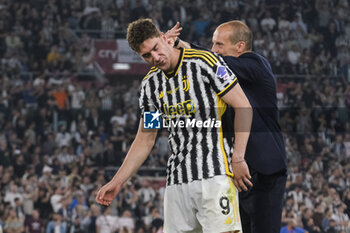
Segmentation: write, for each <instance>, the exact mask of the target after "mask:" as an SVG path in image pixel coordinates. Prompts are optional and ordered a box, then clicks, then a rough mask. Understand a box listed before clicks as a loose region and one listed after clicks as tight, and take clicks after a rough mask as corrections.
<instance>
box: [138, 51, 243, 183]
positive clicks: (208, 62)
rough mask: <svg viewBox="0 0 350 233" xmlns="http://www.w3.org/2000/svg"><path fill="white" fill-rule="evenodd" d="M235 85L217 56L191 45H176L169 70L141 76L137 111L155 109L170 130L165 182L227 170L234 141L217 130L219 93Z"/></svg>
mask: <svg viewBox="0 0 350 233" xmlns="http://www.w3.org/2000/svg"><path fill="white" fill-rule="evenodd" d="M236 84H237V78H236V76H235V75H234V74H233V73H232V71H231V70H230V69H229V68H227V67H226V64H225V62H224V61H223V59H222V58H221V57H219V56H217V55H216V54H214V53H212V52H208V51H202V50H195V49H181V53H180V58H179V62H178V64H177V66H176V68H175V70H174V71H173V72H172V73H167V74H166V73H164V72H163V71H162V70H160V69H158V68H156V67H153V68H151V70H150V71H149V73H148V74H147V75H146V77H145V78H144V79H143V81H142V83H141V89H140V98H139V104H140V108H141V111H142V113H143V112H154V111H159V112H160V113H161V114H162V120H163V121H164V122H163V125H167V126H168V130H169V145H170V150H171V155H170V157H169V159H168V163H167V185H174V184H181V183H188V182H191V181H194V180H200V179H204V178H209V177H213V176H216V175H223V174H228V175H232V172H231V168H230V166H229V158H228V155H230V154H231V153H232V150H233V149H232V147H233V143H232V142H230V141H229V140H226V139H225V136H224V133H223V130H222V123H223V122H222V121H223V120H224V119H223V117H224V113H225V111H226V103H225V102H223V100H222V99H221V98H220V97H221V96H223V95H225V94H226V93H227V92H228V91H229V90H230V89H231V88H233V87H234V86H235V85H236ZM180 121H182V122H183V123H179V122H180ZM230 121H232V122H233V119H232V117H231V119H230Z"/></svg>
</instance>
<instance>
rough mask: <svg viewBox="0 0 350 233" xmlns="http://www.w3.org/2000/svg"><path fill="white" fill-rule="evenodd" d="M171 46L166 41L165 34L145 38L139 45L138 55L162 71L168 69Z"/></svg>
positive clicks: (169, 66) (170, 66) (169, 67)
mask: <svg viewBox="0 0 350 233" xmlns="http://www.w3.org/2000/svg"><path fill="white" fill-rule="evenodd" d="M171 52H172V51H171V46H170V45H169V44H168V43H167V39H166V37H165V36H160V37H153V38H150V39H147V40H145V41H144V42H143V43H142V44H141V45H140V52H139V55H140V56H141V57H142V58H143V59H144V60H145V61H146V62H147V63H149V64H150V65H152V66H155V67H157V68H159V69H161V70H163V71H170V70H171V68H172V65H171Z"/></svg>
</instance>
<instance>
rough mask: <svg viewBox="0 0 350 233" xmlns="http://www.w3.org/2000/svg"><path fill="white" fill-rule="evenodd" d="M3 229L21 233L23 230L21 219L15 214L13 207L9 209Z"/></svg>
mask: <svg viewBox="0 0 350 233" xmlns="http://www.w3.org/2000/svg"><path fill="white" fill-rule="evenodd" d="M4 230H5V232H7V233H22V232H23V231H24V225H23V221H22V220H21V219H20V218H19V217H18V216H17V213H16V211H15V210H14V209H13V208H11V209H10V211H9V215H8V216H7V218H6V221H5V226H4Z"/></svg>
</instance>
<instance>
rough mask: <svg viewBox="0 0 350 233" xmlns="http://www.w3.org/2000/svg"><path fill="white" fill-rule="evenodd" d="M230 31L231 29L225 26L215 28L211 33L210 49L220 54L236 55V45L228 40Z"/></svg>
mask: <svg viewBox="0 0 350 233" xmlns="http://www.w3.org/2000/svg"><path fill="white" fill-rule="evenodd" d="M231 33H232V32H231V30H230V29H227V28H225V27H221V28H220V27H219V28H217V29H216V30H215V32H214V34H213V38H212V42H213V46H212V48H211V51H212V52H215V53H218V54H220V55H222V56H234V57H238V56H239V54H238V51H237V46H236V45H234V44H232V43H231V40H230V35H231Z"/></svg>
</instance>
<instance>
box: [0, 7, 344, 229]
mask: <svg viewBox="0 0 350 233" xmlns="http://www.w3.org/2000/svg"><path fill="white" fill-rule="evenodd" d="M198 9H201V11H198ZM349 11H350V7H349V1H347V0H312V1H300V0H293V1H289V2H281V3H280V2H279V1H273V0H265V1H264V0H254V1H253V0H250V1H232V0H224V1H204V0H202V1H201V0H197V1H184V0H177V1H175V0H168V1H166V4H165V2H164V1H161V0H132V1H123V0H116V1H112V0H109V1H102V0H80V1H68V0H49V1H44V0H32V1H30V3H29V2H28V1H23V0H11V1H10V0H0V58H1V64H0V75H1V80H0V84H1V92H0V180H1V181H0V229H2V230H3V231H4V232H7V233H12V232H16V233H20V232H28V233H37V232H43V231H45V232H47V233H50V232H61V233H65V232H67V233H68V232H72V233H73V232H75V233H77V232H107V233H108V232H115V231H118V232H138V233H141V232H152V233H153V232H161V226H162V198H163V187H162V186H159V185H155V184H156V183H155V182H154V178H149V177H147V179H146V178H144V177H140V176H135V177H134V178H133V179H132V180H130V182H129V183H128V184H127V185H125V187H124V189H123V190H122V192H121V193H120V194H119V195H118V197H117V198H116V199H115V201H114V202H113V203H112V205H111V208H102V207H101V206H98V205H96V204H95V201H94V200H95V195H96V192H97V190H98V188H99V187H100V186H101V185H103V184H104V183H105V182H106V181H107V180H108V172H107V169H106V167H108V166H113V167H118V166H119V165H120V164H121V162H122V161H123V159H124V156H125V154H126V151H127V150H128V147H129V146H130V143H131V141H132V139H133V138H134V136H135V133H136V130H137V127H138V123H137V122H138V115H137V114H136V113H137V112H138V99H137V96H138V85H139V81H136V80H133V81H132V80H131V81H130V82H117V85H114V84H115V82H114V83H113V84H112V83H109V82H108V81H106V82H103V83H102V82H98V81H95V82H81V81H79V79H77V73H78V72H88V71H91V70H92V69H93V68H92V62H93V55H94V50H93V46H92V41H93V39H94V38H100V37H102V38H106V39H113V38H115V37H116V36H118V35H119V34H123V31H125V29H126V27H127V24H128V23H129V22H131V21H132V20H134V19H137V18H140V17H151V18H153V20H154V21H155V22H156V23H157V25H159V27H160V28H161V29H162V30H163V31H166V30H167V29H169V28H171V27H172V26H173V25H174V24H175V23H176V21H180V22H181V24H182V26H183V28H184V29H183V32H182V35H181V38H182V39H185V40H187V41H192V42H195V43H199V44H201V45H203V46H208V47H210V38H211V35H212V32H213V30H214V29H215V27H216V26H217V25H218V24H219V23H221V22H224V21H228V20H231V19H242V20H245V21H246V22H247V24H248V25H249V26H250V27H251V29H252V31H253V32H254V35H255V37H254V50H255V51H257V52H259V53H261V54H263V55H265V56H266V57H267V58H268V59H269V60H270V62H271V65H272V67H273V70H274V72H275V73H277V74H281V75H280V76H281V78H280V79H279V81H278V98H279V104H280V108H281V120H280V123H281V127H282V130H283V132H284V137H285V142H286V150H287V156H288V161H289V176H288V182H287V189H286V196H285V206H284V208H283V223H284V225H286V227H287V228H290V227H295V226H297V227H300V228H303V229H305V230H307V231H308V232H310V233H312V232H313V233H317V232H327V233H331V232H337V233H341V232H345V233H349V232H350V220H349V217H350V115H349V109H350V51H349V49H350V46H349V38H350V18H349V17H348V15H349V13H350V12H349ZM167 156H168V147H167V132H166V131H163V132H161V133H160V134H159V137H158V138H157V143H156V147H155V148H154V150H153V151H152V153H151V156H150V157H149V158H148V159H147V161H146V162H145V164H144V166H145V167H148V168H158V167H165V164H166V160H167ZM55 229H59V230H57V231H56V230H55ZM0 231H1V230H0Z"/></svg>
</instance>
